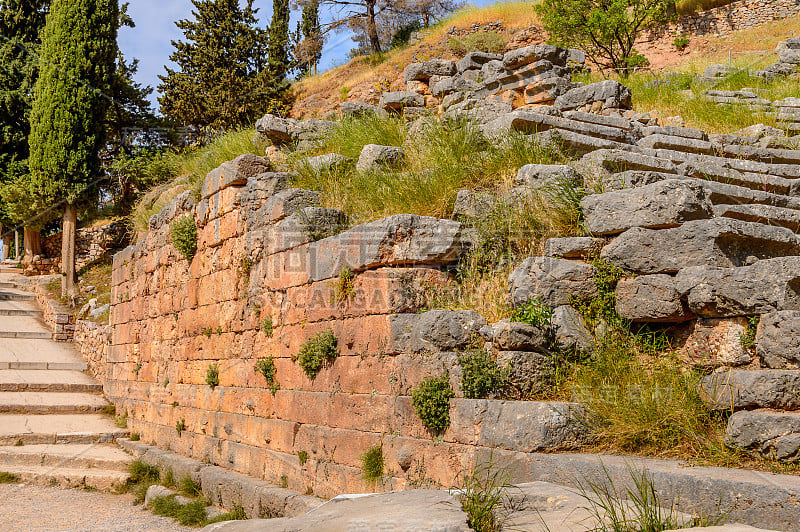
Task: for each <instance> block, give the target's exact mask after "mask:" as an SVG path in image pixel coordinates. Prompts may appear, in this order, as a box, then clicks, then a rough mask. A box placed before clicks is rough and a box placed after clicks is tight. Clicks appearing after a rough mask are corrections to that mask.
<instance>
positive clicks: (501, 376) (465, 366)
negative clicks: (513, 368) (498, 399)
mask: <svg viewBox="0 0 800 532" xmlns="http://www.w3.org/2000/svg"><path fill="white" fill-rule="evenodd" d="M458 364H459V365H460V366H461V390H462V391H463V392H464V397H466V398H467V399H485V398H486V397H489V396H492V395H495V394H497V393H498V392H499V391H500V390H501V389H502V388H503V387H504V386H505V385H506V384H507V382H508V375H507V373H508V372H507V371H504V370H503V369H502V368H500V367H499V366H498V365H497V362H495V360H494V359H493V358H492V357H491V356H490V355H489V353H487V352H486V351H485V350H480V351H467V352H466V353H462V354H460V355H459V356H458Z"/></svg>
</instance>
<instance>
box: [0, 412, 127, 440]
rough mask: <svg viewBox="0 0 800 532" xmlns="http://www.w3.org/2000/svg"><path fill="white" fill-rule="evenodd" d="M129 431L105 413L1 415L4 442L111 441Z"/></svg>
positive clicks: (1, 431)
mask: <svg viewBox="0 0 800 532" xmlns="http://www.w3.org/2000/svg"><path fill="white" fill-rule="evenodd" d="M127 433H128V431H127V430H126V429H121V428H119V427H117V426H116V425H115V424H114V422H113V421H111V419H109V418H108V417H107V416H104V415H101V414H50V415H26V414H0V445H14V444H17V443H18V442H20V441H21V442H22V443H23V444H25V445H30V444H45V443H59V444H61V443H85V444H88V443H111V442H113V441H114V440H116V439H117V438H122V437H124V436H125V435H126V434H127Z"/></svg>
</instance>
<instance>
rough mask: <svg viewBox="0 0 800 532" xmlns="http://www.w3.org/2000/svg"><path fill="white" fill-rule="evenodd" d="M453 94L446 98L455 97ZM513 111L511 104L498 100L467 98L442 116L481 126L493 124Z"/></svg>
mask: <svg viewBox="0 0 800 532" xmlns="http://www.w3.org/2000/svg"><path fill="white" fill-rule="evenodd" d="M453 94H459V93H453ZM453 94H451V95H448V96H445V98H448V97H449V96H453ZM511 110H512V104H511V102H501V101H497V100H484V99H475V98H466V99H464V100H463V101H461V102H459V103H456V104H453V105H451V106H450V107H448V108H447V112H445V114H444V115H443V116H442V118H443V119H459V118H467V119H470V120H473V121H475V122H477V123H479V124H483V123H487V122H491V121H492V120H496V119H497V118H499V117H501V116H503V115H505V114H507V113H510V112H511Z"/></svg>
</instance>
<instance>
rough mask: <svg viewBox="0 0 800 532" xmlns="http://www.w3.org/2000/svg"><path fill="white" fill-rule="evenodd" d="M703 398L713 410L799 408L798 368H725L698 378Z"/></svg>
mask: <svg viewBox="0 0 800 532" xmlns="http://www.w3.org/2000/svg"><path fill="white" fill-rule="evenodd" d="M700 388H701V390H702V392H703V396H704V400H705V401H706V402H707V403H709V405H710V406H711V407H712V408H714V409H716V410H731V409H733V410H752V409H754V408H771V409H774V410H800V395H798V393H797V390H799V389H800V372H798V371H794V370H785V369H728V370H725V371H718V372H716V373H712V374H711V375H708V376H706V377H703V379H702V380H701V381H700Z"/></svg>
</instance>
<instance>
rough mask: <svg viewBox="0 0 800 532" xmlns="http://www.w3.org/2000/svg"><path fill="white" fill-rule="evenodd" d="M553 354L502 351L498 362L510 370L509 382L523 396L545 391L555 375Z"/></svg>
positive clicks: (498, 355)
mask: <svg viewBox="0 0 800 532" xmlns="http://www.w3.org/2000/svg"><path fill="white" fill-rule="evenodd" d="M554 362H555V359H554V358H553V356H552V355H549V354H544V353H536V352H531V351H500V352H498V353H497V364H498V365H499V366H500V367H501V368H505V369H506V371H508V382H509V384H511V386H513V387H514V388H515V389H516V390H517V391H518V392H519V394H520V396H522V397H528V396H530V395H532V394H537V393H541V392H543V391H545V390H546V389H547V385H548V384H549V383H550V380H551V378H552V375H553V369H554Z"/></svg>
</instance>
